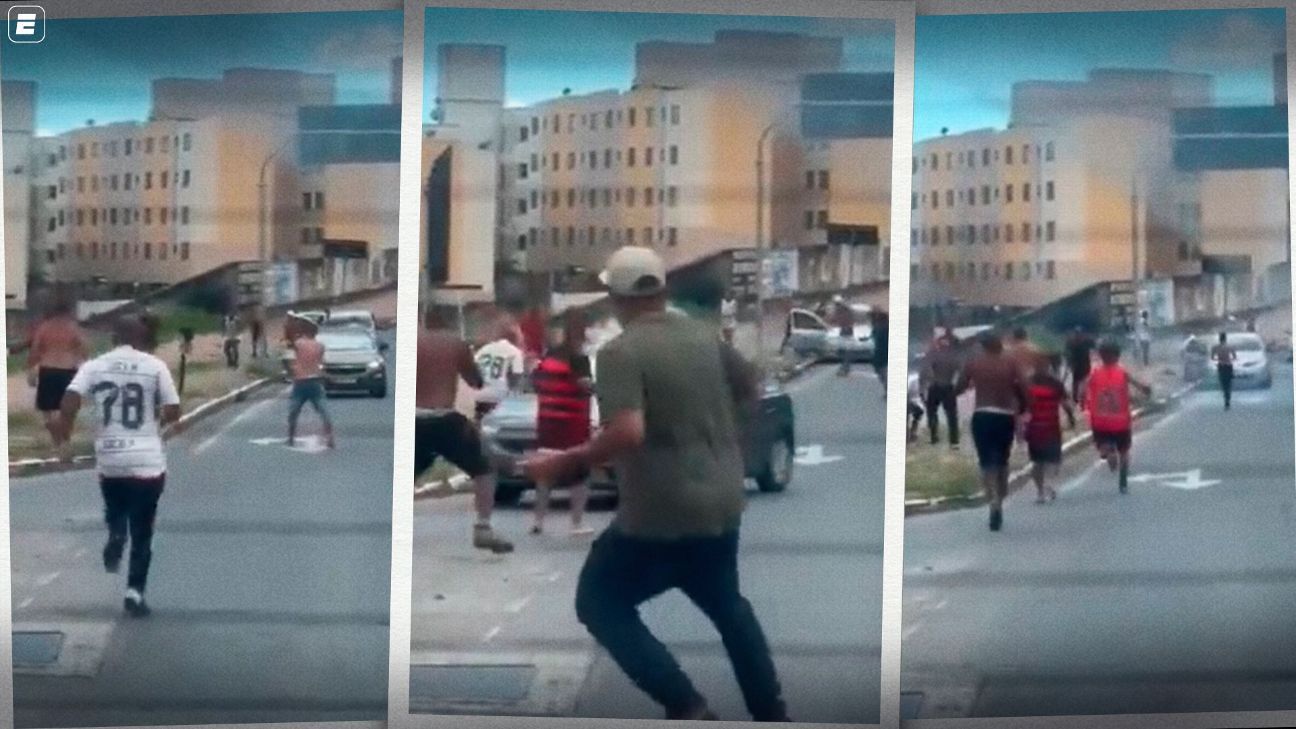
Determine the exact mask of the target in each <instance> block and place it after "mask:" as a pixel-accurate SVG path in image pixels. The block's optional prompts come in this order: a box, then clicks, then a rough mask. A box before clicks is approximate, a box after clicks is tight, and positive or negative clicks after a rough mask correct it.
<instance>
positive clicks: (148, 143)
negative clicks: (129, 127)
mask: <svg viewBox="0 0 1296 729" xmlns="http://www.w3.org/2000/svg"><path fill="white" fill-rule="evenodd" d="M144 154H153V137H147V138H146V139H145V140H144Z"/></svg>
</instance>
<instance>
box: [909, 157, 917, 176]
mask: <svg viewBox="0 0 1296 729" xmlns="http://www.w3.org/2000/svg"><path fill="white" fill-rule="evenodd" d="M910 159H911V160H912V161H913V174H915V175H916V174H918V158H917V157H911V158H910Z"/></svg>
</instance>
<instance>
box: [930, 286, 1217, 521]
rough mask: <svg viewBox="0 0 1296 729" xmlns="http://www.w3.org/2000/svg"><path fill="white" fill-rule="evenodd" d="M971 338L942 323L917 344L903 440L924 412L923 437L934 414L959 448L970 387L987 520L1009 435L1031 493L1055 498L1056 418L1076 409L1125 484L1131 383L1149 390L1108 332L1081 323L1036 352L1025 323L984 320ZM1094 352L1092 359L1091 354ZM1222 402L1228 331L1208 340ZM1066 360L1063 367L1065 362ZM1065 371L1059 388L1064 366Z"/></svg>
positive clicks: (1146, 343)
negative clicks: (920, 351)
mask: <svg viewBox="0 0 1296 729" xmlns="http://www.w3.org/2000/svg"><path fill="white" fill-rule="evenodd" d="M1132 335H1133V336H1132V337H1131V338H1132V339H1133V341H1134V344H1135V346H1136V350H1135V351H1136V355H1137V359H1138V360H1139V361H1140V362H1141V363H1142V364H1143V365H1144V366H1145V367H1146V366H1147V365H1148V363H1149V362H1150V354H1149V352H1150V349H1151V341H1152V336H1151V332H1150V327H1149V326H1148V316H1147V312H1143V313H1142V314H1141V316H1140V318H1139V325H1138V326H1136V327H1135V328H1134V331H1133V332H1132ZM976 339H977V341H976V346H975V347H974V348H969V351H964V347H963V346H962V344H963V343H962V342H960V341H959V340H958V339H957V338H956V337H955V336H954V334H953V332H952V330H950V329H948V328H942V329H941V330H940V331H938V333H937V334H936V336H934V337H933V339H932V340H931V342H930V343H929V344H928V346H927V348H926V352H925V353H924V355H923V357H922V359H921V361H920V364H919V367H918V371H917V372H915V373H913V374H912V375H910V378H909V393H908V397H909V408H908V410H909V428H908V434H909V440H910V442H912V441H915V440H917V438H918V431H919V428H920V426H921V424H922V420H923V418H924V417H925V418H926V420H927V425H928V432H929V436H930V442H931V444H932V445H936V444H938V443H940V418H941V415H942V414H943V415H944V417H945V421H946V428H947V432H948V442H949V446H950V448H951V449H954V450H957V449H958V448H959V437H960V420H959V396H960V395H962V394H963V393H965V392H967V391H968V390H972V391H973V392H974V398H973V406H972V407H973V411H972V415H971V419H970V426H971V431H972V440H973V442H974V444H975V447H976V454H977V462H978V466H979V469H980V474H981V483H982V487H983V489H984V490H985V493H986V497H987V501H988V503H989V508H990V521H989V525H990V529H991V530H992V531H999V530H1000V529H1001V528H1002V525H1003V502H1004V500H1005V498H1006V497H1007V495H1008V485H1009V483H1008V482H1009V466H1008V464H1009V460H1010V457H1011V454H1012V450H1013V446H1014V443H1015V442H1018V441H1020V442H1023V443H1024V444H1025V446H1026V449H1027V455H1028V459H1029V462H1030V474H1031V480H1032V481H1033V482H1034V485H1035V488H1036V502H1037V503H1041V504H1044V503H1049V502H1051V501H1053V500H1055V499H1056V498H1057V491H1056V489H1055V488H1054V487H1053V486H1052V485H1050V483H1049V478H1050V477H1051V476H1056V474H1057V473H1058V471H1059V469H1060V467H1061V464H1062V443H1063V432H1064V429H1063V425H1062V417H1063V416H1065V417H1066V422H1067V426H1066V427H1067V429H1075V428H1076V427H1077V411H1081V412H1083V413H1084V414H1085V415H1086V416H1087V418H1088V424H1089V429H1090V431H1091V434H1092V441H1093V443H1094V446H1095V447H1096V448H1097V450H1098V452H1099V455H1100V457H1101V458H1102V460H1103V461H1105V462H1106V463H1107V464H1108V466H1109V467H1110V469H1111V471H1112V472H1113V473H1115V474H1116V477H1117V488H1118V490H1119V492H1120V493H1127V492H1128V490H1129V468H1130V452H1131V447H1132V442H1133V408H1132V402H1131V400H1132V398H1131V396H1132V395H1133V394H1134V393H1138V394H1141V395H1142V396H1143V397H1145V398H1148V397H1151V393H1152V388H1151V386H1150V385H1148V384H1147V383H1145V382H1144V381H1142V380H1141V379H1140V378H1138V377H1136V376H1135V375H1134V374H1132V373H1131V372H1130V371H1129V370H1128V369H1127V368H1126V367H1125V366H1123V365H1122V362H1121V357H1122V347H1121V344H1120V340H1119V339H1117V338H1115V337H1108V338H1104V339H1102V340H1101V341H1099V340H1096V339H1095V337H1094V336H1093V335H1091V334H1090V333H1089V332H1087V331H1086V330H1085V329H1084V328H1082V327H1076V328H1075V329H1074V330H1072V331H1071V332H1070V333H1069V334H1068V335H1067V337H1066V339H1065V342H1064V343H1063V346H1062V350H1063V351H1062V352H1056V353H1054V352H1045V351H1043V350H1042V349H1041V348H1040V347H1039V346H1037V345H1036V344H1034V343H1033V342H1032V341H1031V338H1030V336H1029V334H1028V332H1027V331H1026V329H1025V328H1022V327H1018V328H1015V329H1013V330H1012V331H1011V333H1009V334H1008V336H1006V337H1005V336H1004V335H1003V333H1002V332H998V331H995V330H993V329H992V330H989V331H985V332H982V333H981V334H979V335H978V336H977V338H976ZM1095 354H1096V355H1097V357H1096V361H1095V356H1094V355H1095ZM1209 356H1210V359H1211V361H1213V362H1214V363H1215V367H1216V371H1217V373H1218V379H1219V384H1220V388H1221V390H1222V392H1223V395H1224V407H1225V409H1228V408H1230V407H1231V402H1232V380H1233V363H1234V361H1235V360H1236V353H1235V352H1234V351H1233V348H1232V347H1231V346H1230V345H1229V344H1228V335H1227V334H1226V333H1225V332H1220V333H1219V343H1218V344H1217V345H1215V346H1214V347H1213V348H1212V349H1211V350H1210V354H1209ZM1064 368H1065V370H1064ZM1066 373H1069V375H1070V379H1071V386H1070V388H1069V389H1068V387H1067V385H1066V383H1065V382H1064V375H1065V374H1066Z"/></svg>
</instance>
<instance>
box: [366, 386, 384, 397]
mask: <svg viewBox="0 0 1296 729" xmlns="http://www.w3.org/2000/svg"><path fill="white" fill-rule="evenodd" d="M369 394H370V395H372V396H373V397H376V398H385V397H387V386H386V385H378V386H377V387H375V388H374V389H372V390H370V391H369Z"/></svg>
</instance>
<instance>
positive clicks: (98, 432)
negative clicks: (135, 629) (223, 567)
mask: <svg viewBox="0 0 1296 729" xmlns="http://www.w3.org/2000/svg"><path fill="white" fill-rule="evenodd" d="M149 337H150V335H149V331H148V328H147V327H146V325H145V324H144V322H143V321H141V320H140V319H139V318H138V317H132V316H128V317H123V318H122V319H119V320H118V321H117V323H116V324H115V325H114V327H113V344H114V345H115V346H114V349H112V350H111V351H109V352H107V353H105V354H102V355H100V356H98V357H96V358H94V359H92V360H90V361H89V362H86V363H85V364H84V365H82V366H81V368H80V369H79V370H77V373H76V376H75V377H73V378H72V382H71V383H70V384H69V385H68V387H67V393H66V394H65V395H64V396H63V403H62V407H61V418H60V428H61V430H62V432H63V435H64V437H65V438H66V437H68V436H69V435H70V434H71V432H72V428H73V427H74V426H75V424H76V417H77V413H78V412H79V411H80V409H81V404H82V401H83V400H85V399H87V398H88V399H89V400H90V401H91V406H92V407H93V408H94V411H95V414H96V417H95V419H94V422H95V469H96V470H97V471H98V475H99V490H100V493H101V494H102V495H103V502H104V521H105V523H106V524H107V526H108V542H107V544H105V545H104V548H103V565H104V569H105V570H107V571H108V572H110V573H113V574H115V573H116V572H117V571H118V569H119V568H120V566H121V559H122V554H123V552H124V551H125V549H126V540H127V539H128V538H129V539H130V547H131V551H130V568H129V572H128V574H127V578H126V586H127V589H126V597H125V599H124V601H123V604H124V607H125V609H126V612H127V613H128V614H129V615H130V616H131V617H136V618H142V617H145V616H147V615H148V614H149V613H150V612H151V611H150V610H149V606H148V603H147V602H146V601H145V600H144V589H145V587H146V586H147V583H148V571H149V564H150V562H151V561H152V558H153V548H152V545H153V523H154V520H155V518H156V516H157V508H158V500H159V499H161V497H162V490H163V488H164V486H165V485H166V471H167V464H166V453H165V451H164V450H163V447H162V435H161V431H162V429H163V428H165V427H166V426H168V425H170V424H171V423H174V422H175V421H176V420H178V419H179V418H180V396H179V394H177V393H176V387H175V382H174V381H173V380H172V379H171V371H170V370H168V369H167V366H166V364H165V363H164V362H162V360H160V359H158V358H157V357H155V356H153V355H152V354H149V353H148V351H147V350H148V348H149V347H148V340H149Z"/></svg>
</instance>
